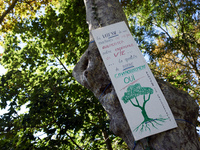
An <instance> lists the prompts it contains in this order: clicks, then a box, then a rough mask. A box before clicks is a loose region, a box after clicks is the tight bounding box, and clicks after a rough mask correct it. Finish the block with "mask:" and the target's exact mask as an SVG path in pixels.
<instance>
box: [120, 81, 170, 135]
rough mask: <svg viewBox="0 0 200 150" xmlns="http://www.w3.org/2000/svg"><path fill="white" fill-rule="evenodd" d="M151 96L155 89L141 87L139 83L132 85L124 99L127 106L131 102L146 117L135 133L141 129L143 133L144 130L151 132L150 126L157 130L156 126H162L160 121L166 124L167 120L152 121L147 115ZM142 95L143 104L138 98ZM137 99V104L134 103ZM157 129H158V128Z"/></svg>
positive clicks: (157, 119)
mask: <svg viewBox="0 0 200 150" xmlns="http://www.w3.org/2000/svg"><path fill="white" fill-rule="evenodd" d="M151 94H153V89H152V88H150V87H141V85H140V84H139V83H137V84H135V85H131V86H129V87H128V88H127V92H125V93H124V96H123V97H122V100H123V102H124V103H125V104H126V103H128V102H129V101H130V102H131V104H132V105H133V106H134V107H138V108H140V109H141V113H142V115H143V117H144V121H143V122H142V123H141V124H140V125H139V126H138V127H137V128H135V129H134V131H138V130H139V128H140V127H141V129H140V131H141V132H143V130H147V129H148V130H149V131H151V129H150V126H149V124H151V125H152V127H154V128H156V126H155V125H154V123H155V124H157V125H162V124H160V123H158V121H161V122H164V121H165V120H167V119H165V118H162V117H161V118H156V119H152V118H149V116H148V115H147V112H146V109H145V106H146V103H147V102H148V101H149V100H150V97H151ZM140 95H142V96H143V100H144V101H143V103H142V102H139V101H138V98H137V97H138V96H140ZM134 99H135V102H133V100H134ZM156 129H157V128H156Z"/></svg>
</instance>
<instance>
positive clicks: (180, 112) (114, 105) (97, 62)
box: [73, 0, 200, 150]
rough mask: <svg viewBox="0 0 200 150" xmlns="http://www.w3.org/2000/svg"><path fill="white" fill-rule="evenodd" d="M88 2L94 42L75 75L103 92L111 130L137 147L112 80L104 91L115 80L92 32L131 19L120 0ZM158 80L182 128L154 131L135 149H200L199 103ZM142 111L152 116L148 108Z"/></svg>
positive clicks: (88, 14)
mask: <svg viewBox="0 0 200 150" xmlns="http://www.w3.org/2000/svg"><path fill="white" fill-rule="evenodd" d="M84 3H85V8H86V15H87V23H88V26H89V31H90V37H89V38H90V44H89V46H88V49H87V50H86V52H85V53H84V54H83V56H82V57H81V59H80V61H79V62H78V63H77V64H76V66H75V68H74V70H73V76H74V77H75V79H76V80H77V81H78V82H79V83H80V84H82V85H83V86H85V87H86V88H88V89H90V90H91V91H92V92H93V93H94V95H95V96H96V97H97V98H99V97H100V95H101V98H100V99H99V100H100V102H101V104H102V106H103V107H104V109H105V111H106V112H107V114H108V115H109V118H110V130H111V131H112V132H113V133H114V134H115V135H117V136H120V137H121V138H122V139H123V140H124V141H125V142H126V143H127V145H128V147H129V148H130V149H133V147H134V146H135V145H134V138H133V135H132V133H131V130H130V128H129V125H128V123H127V120H126V118H125V115H124V113H123V110H122V108H121V105H120V103H119V100H118V98H117V95H116V93H115V90H114V88H113V86H112V84H111V85H110V86H108V88H107V89H106V90H105V91H104V89H105V88H106V87H107V85H109V83H110V82H111V81H110V78H109V76H108V73H107V70H106V68H105V65H104V63H103V61H102V58H101V56H100V54H99V51H98V48H97V46H96V44H95V42H93V40H94V39H93V37H92V35H91V30H93V29H96V28H99V27H104V26H107V25H110V24H113V23H117V22H120V21H125V22H127V20H126V16H125V14H124V12H123V10H122V8H121V5H120V3H119V1H118V0H84ZM157 82H158V84H159V86H160V88H161V90H162V92H163V94H164V96H165V98H166V100H167V101H168V104H169V106H170V108H171V110H172V113H173V115H174V117H175V118H176V119H177V124H178V128H175V129H173V130H169V131H166V132H162V133H160V134H156V135H153V136H151V137H149V138H148V140H147V139H142V140H140V141H138V144H137V145H136V146H135V150H142V149H143V148H145V147H151V148H153V149H155V150H173V149H177V150H178V149H179V150H181V149H185V150H198V149H200V144H199V141H198V136H197V132H196V127H195V125H196V124H197V116H198V109H199V108H198V105H197V104H196V102H195V101H194V100H193V99H192V98H191V97H190V96H189V95H188V94H187V93H185V92H182V91H179V90H177V89H176V88H174V87H172V86H171V85H170V84H169V83H166V82H164V81H161V80H157ZM103 91H104V92H103ZM155 111H156V110H155ZM142 114H143V115H144V117H146V118H147V117H148V116H147V115H146V113H145V111H143V112H142ZM133 120H134V118H133ZM185 120H187V122H186V121H185Z"/></svg>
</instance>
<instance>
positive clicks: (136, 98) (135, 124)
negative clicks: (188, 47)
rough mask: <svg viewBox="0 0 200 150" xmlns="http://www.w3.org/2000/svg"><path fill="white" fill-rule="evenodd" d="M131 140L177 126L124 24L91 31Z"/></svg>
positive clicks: (120, 23)
mask: <svg viewBox="0 0 200 150" xmlns="http://www.w3.org/2000/svg"><path fill="white" fill-rule="evenodd" d="M92 35H93V37H94V39H95V42H96V44H97V46H98V49H99V51H100V54H101V57H102V59H103V61H104V63H105V66H106V69H107V71H108V73H109V76H110V78H111V81H112V84H113V86H114V88H115V91H116V93H117V96H118V98H119V101H120V103H121V106H122V108H123V111H124V113H125V116H126V118H127V120H128V124H129V126H130V128H131V131H132V134H133V136H134V138H135V140H136V141H137V140H140V139H142V138H145V137H147V136H151V135H153V134H157V133H160V132H164V131H166V130H169V129H172V128H175V127H177V124H176V121H175V119H174V117H173V114H172V112H171V110H170V108H169V106H168V104H167V101H166V99H165V97H164V95H163V93H162V91H161V90H160V88H159V86H158V84H157V82H156V80H155V78H154V76H153V74H152V72H151V70H150V69H149V67H148V65H147V63H146V61H145V59H144V57H143V55H142V53H141V52H140V50H139V48H138V46H137V44H136V42H135V40H134V39H133V37H132V35H131V33H130V31H129V29H128V27H127V25H126V24H125V22H119V23H116V24H112V25H109V26H106V27H103V28H99V29H96V30H93V31H92Z"/></svg>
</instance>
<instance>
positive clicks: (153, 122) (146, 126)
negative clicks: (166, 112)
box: [133, 118, 168, 132]
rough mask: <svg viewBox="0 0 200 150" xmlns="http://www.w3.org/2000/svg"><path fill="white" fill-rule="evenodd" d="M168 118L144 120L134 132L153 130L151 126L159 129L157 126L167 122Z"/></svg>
mask: <svg viewBox="0 0 200 150" xmlns="http://www.w3.org/2000/svg"><path fill="white" fill-rule="evenodd" d="M167 119H168V118H157V119H149V121H146V120H144V121H143V122H142V123H141V124H140V125H139V126H138V127H136V128H135V129H134V130H133V132H137V131H140V132H143V131H148V130H149V131H151V128H152V127H153V128H155V129H158V128H157V127H156V126H158V125H159V126H162V123H163V122H165V121H166V120H167Z"/></svg>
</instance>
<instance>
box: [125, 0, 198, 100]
mask: <svg viewBox="0 0 200 150" xmlns="http://www.w3.org/2000/svg"><path fill="white" fill-rule="evenodd" d="M199 6H200V2H199V1H198V0H192V1H187V0H183V1H182V0H181V1H180V0H167V1H164V0H163V1H158V0H154V1H148V2H146V1H129V3H128V5H127V7H126V9H125V12H126V14H127V15H128V16H129V17H130V18H129V23H130V28H131V30H132V32H133V35H134V36H135V39H136V40H137V42H138V44H139V46H140V48H141V49H143V50H144V52H145V53H147V54H148V55H149V56H150V63H151V68H152V70H153V72H154V75H155V76H157V77H158V78H160V79H164V80H166V81H168V82H170V83H171V84H173V85H175V86H176V87H178V88H179V89H181V90H184V91H187V92H188V93H189V94H190V95H191V96H192V97H193V98H194V99H195V100H198V101H199V100H200V97H199V96H200V95H199V94H200V87H199V81H200V78H199V77H200V76H199V75H200V72H199V70H200V59H199V58H200V57H199V56H200V50H199V47H200V40H199V38H200V34H199V33H200V30H199V25H200V22H199V21H200V17H199V16H200V15H199V12H200V7H199Z"/></svg>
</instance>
